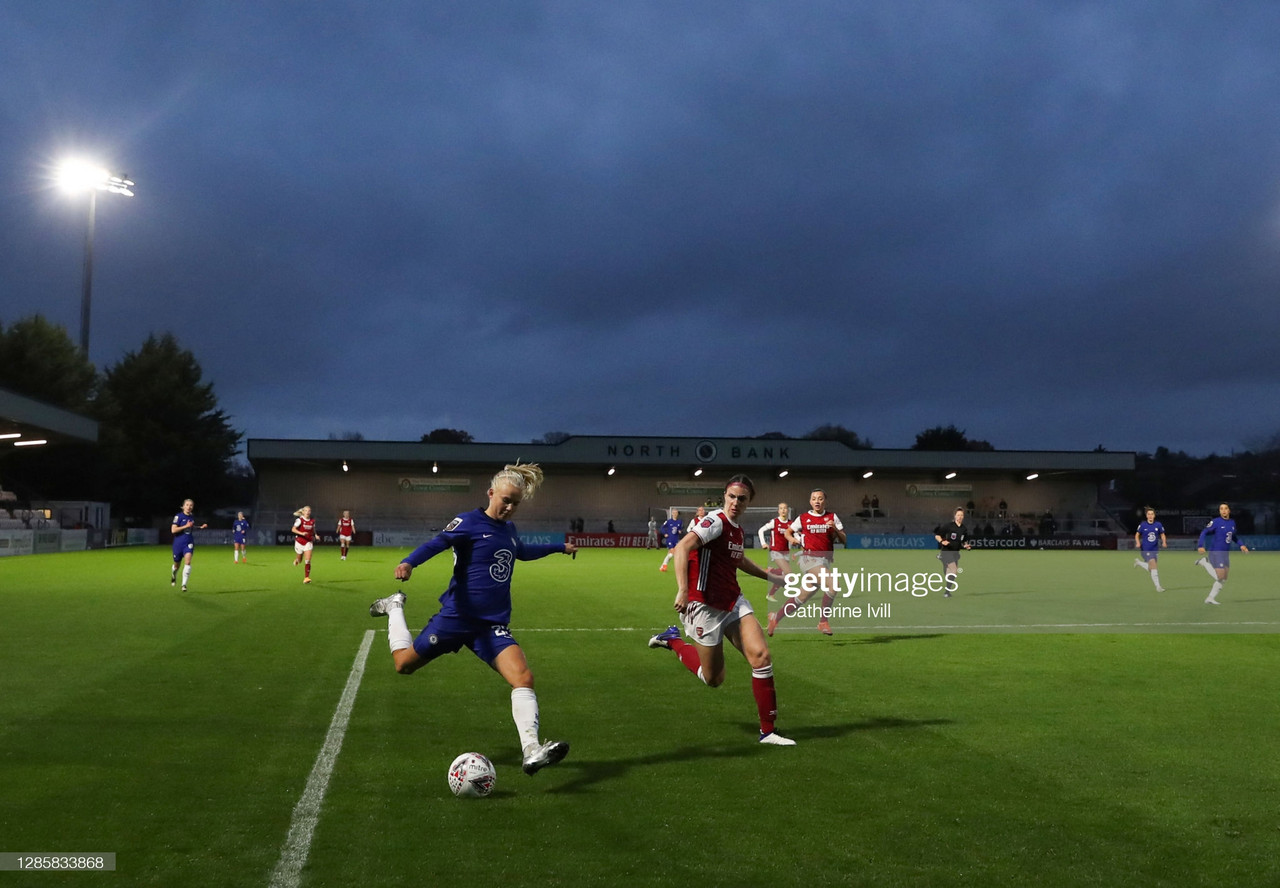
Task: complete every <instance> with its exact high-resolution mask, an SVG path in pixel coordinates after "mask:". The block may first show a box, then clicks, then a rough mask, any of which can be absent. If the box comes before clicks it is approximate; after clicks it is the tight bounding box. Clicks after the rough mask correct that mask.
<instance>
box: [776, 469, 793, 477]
mask: <svg viewBox="0 0 1280 888" xmlns="http://www.w3.org/2000/svg"><path fill="white" fill-rule="evenodd" d="M790 474H791V472H790V471H788V470H787V469H783V470H782V471H780V472H778V477H779V478H785V477H787V476H788V475H790Z"/></svg>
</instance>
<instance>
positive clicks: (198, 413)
mask: <svg viewBox="0 0 1280 888" xmlns="http://www.w3.org/2000/svg"><path fill="white" fill-rule="evenodd" d="M0 388H5V389H8V390H9V391H12V392H15V393H17V394H20V395H25V396H27V397H29V398H34V399H36V400H39V401H43V402H45V403H47V404H51V405H53V406H55V407H62V408H64V409H66V410H70V411H73V412H75V413H78V414H80V415H83V416H87V417H89V418H90V419H93V420H96V421H97V422H98V442H97V444H96V445H94V444H89V443H82V442H75V443H67V444H63V445H61V446H58V447H48V448H45V447H35V448H26V449H24V450H22V451H21V452H5V453H4V454H3V456H0V481H3V483H4V486H5V488H6V489H10V490H13V491H14V492H15V493H16V494H17V495H18V496H19V498H20V499H22V500H26V501H28V502H29V501H33V500H42V499H52V500H58V499H74V500H91V501H95V502H109V503H111V504H112V508H113V513H114V514H115V515H117V516H120V517H122V518H126V519H129V518H131V519H134V520H136V521H138V522H139V523H147V522H149V521H150V520H151V518H152V516H154V515H161V514H165V513H166V512H171V511H173V510H174V508H176V505H177V503H178V502H180V501H181V500H182V499H183V498H185V497H192V498H193V499H195V500H196V501H197V502H198V503H200V504H201V508H202V509H206V508H208V509H211V508H214V507H216V506H219V505H228V504H231V502H232V501H233V500H237V499H238V498H240V497H245V498H251V497H252V482H251V479H250V477H249V475H248V470H247V467H245V466H243V465H237V464H236V463H235V455H236V453H237V451H238V450H239V447H240V440H241V437H242V435H241V433H240V432H238V431H236V430H235V429H234V428H232V426H231V422H230V419H229V417H228V416H227V414H226V413H224V412H223V411H222V410H221V409H219V407H218V400H217V396H216V395H215V394H214V390H213V384H212V383H211V382H207V381H205V379H204V374H203V372H202V371H201V369H200V364H199V363H198V362H197V361H196V359H195V356H194V355H193V354H192V353H191V352H190V351H188V350H186V349H184V348H182V346H181V345H179V343H178V341H177V339H175V338H174V336H173V335H172V334H170V333H165V334H162V335H158V336H157V335H155V334H152V335H150V336H148V337H147V339H146V341H145V342H143V343H142V345H141V346H139V347H138V348H137V349H136V350H135V351H131V352H129V353H127V354H126V355H125V356H124V357H123V358H121V359H120V360H119V361H118V362H116V363H115V364H112V365H110V366H108V367H106V368H105V369H104V370H102V371H101V372H99V371H98V370H97V368H95V367H94V366H93V364H92V363H90V361H89V359H88V357H87V356H86V355H85V354H84V353H83V352H82V351H81V350H80V349H79V348H78V347H77V346H76V345H75V344H74V343H72V341H71V338H70V336H68V335H67V331H66V329H65V328H64V327H62V326H61V325H59V324H53V323H51V322H49V321H48V320H46V319H45V318H44V317H43V316H41V315H35V316H34V317H30V318H24V319H21V320H17V321H14V322H13V323H11V324H9V325H7V326H5V325H4V324H3V322H0ZM8 450H9V451H13V450H14V448H8ZM238 501H239V502H241V503H242V502H243V500H238Z"/></svg>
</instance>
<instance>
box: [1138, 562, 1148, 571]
mask: <svg viewBox="0 0 1280 888" xmlns="http://www.w3.org/2000/svg"><path fill="white" fill-rule="evenodd" d="M1138 567H1140V568H1142V569H1143V570H1145V571H1148V572H1150V570H1151V568H1150V567H1148V566H1147V562H1145V561H1143V560H1141V559H1139V560H1138Z"/></svg>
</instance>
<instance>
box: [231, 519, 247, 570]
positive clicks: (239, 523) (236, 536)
mask: <svg viewBox="0 0 1280 888" xmlns="http://www.w3.org/2000/svg"><path fill="white" fill-rule="evenodd" d="M248 536H249V522H248V520H247V519H246V518H245V517H244V512H236V520H235V521H232V522H231V547H232V549H233V550H234V551H233V552H232V555H231V560H232V561H234V562H236V563H239V562H240V559H241V557H242V556H243V558H244V563H245V564H248V563H249V550H248V549H246V548H245V541H246V540H247V539H248Z"/></svg>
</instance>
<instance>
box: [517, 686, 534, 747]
mask: <svg viewBox="0 0 1280 888" xmlns="http://www.w3.org/2000/svg"><path fill="white" fill-rule="evenodd" d="M511 718H512V719H514V720H515V723H516V733H518V734H519V735H520V749H522V750H524V749H527V748H528V747H529V744H531V743H532V744H535V745H536V744H537V742H538V695H537V694H535V693H534V692H533V688H512V689H511Z"/></svg>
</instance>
